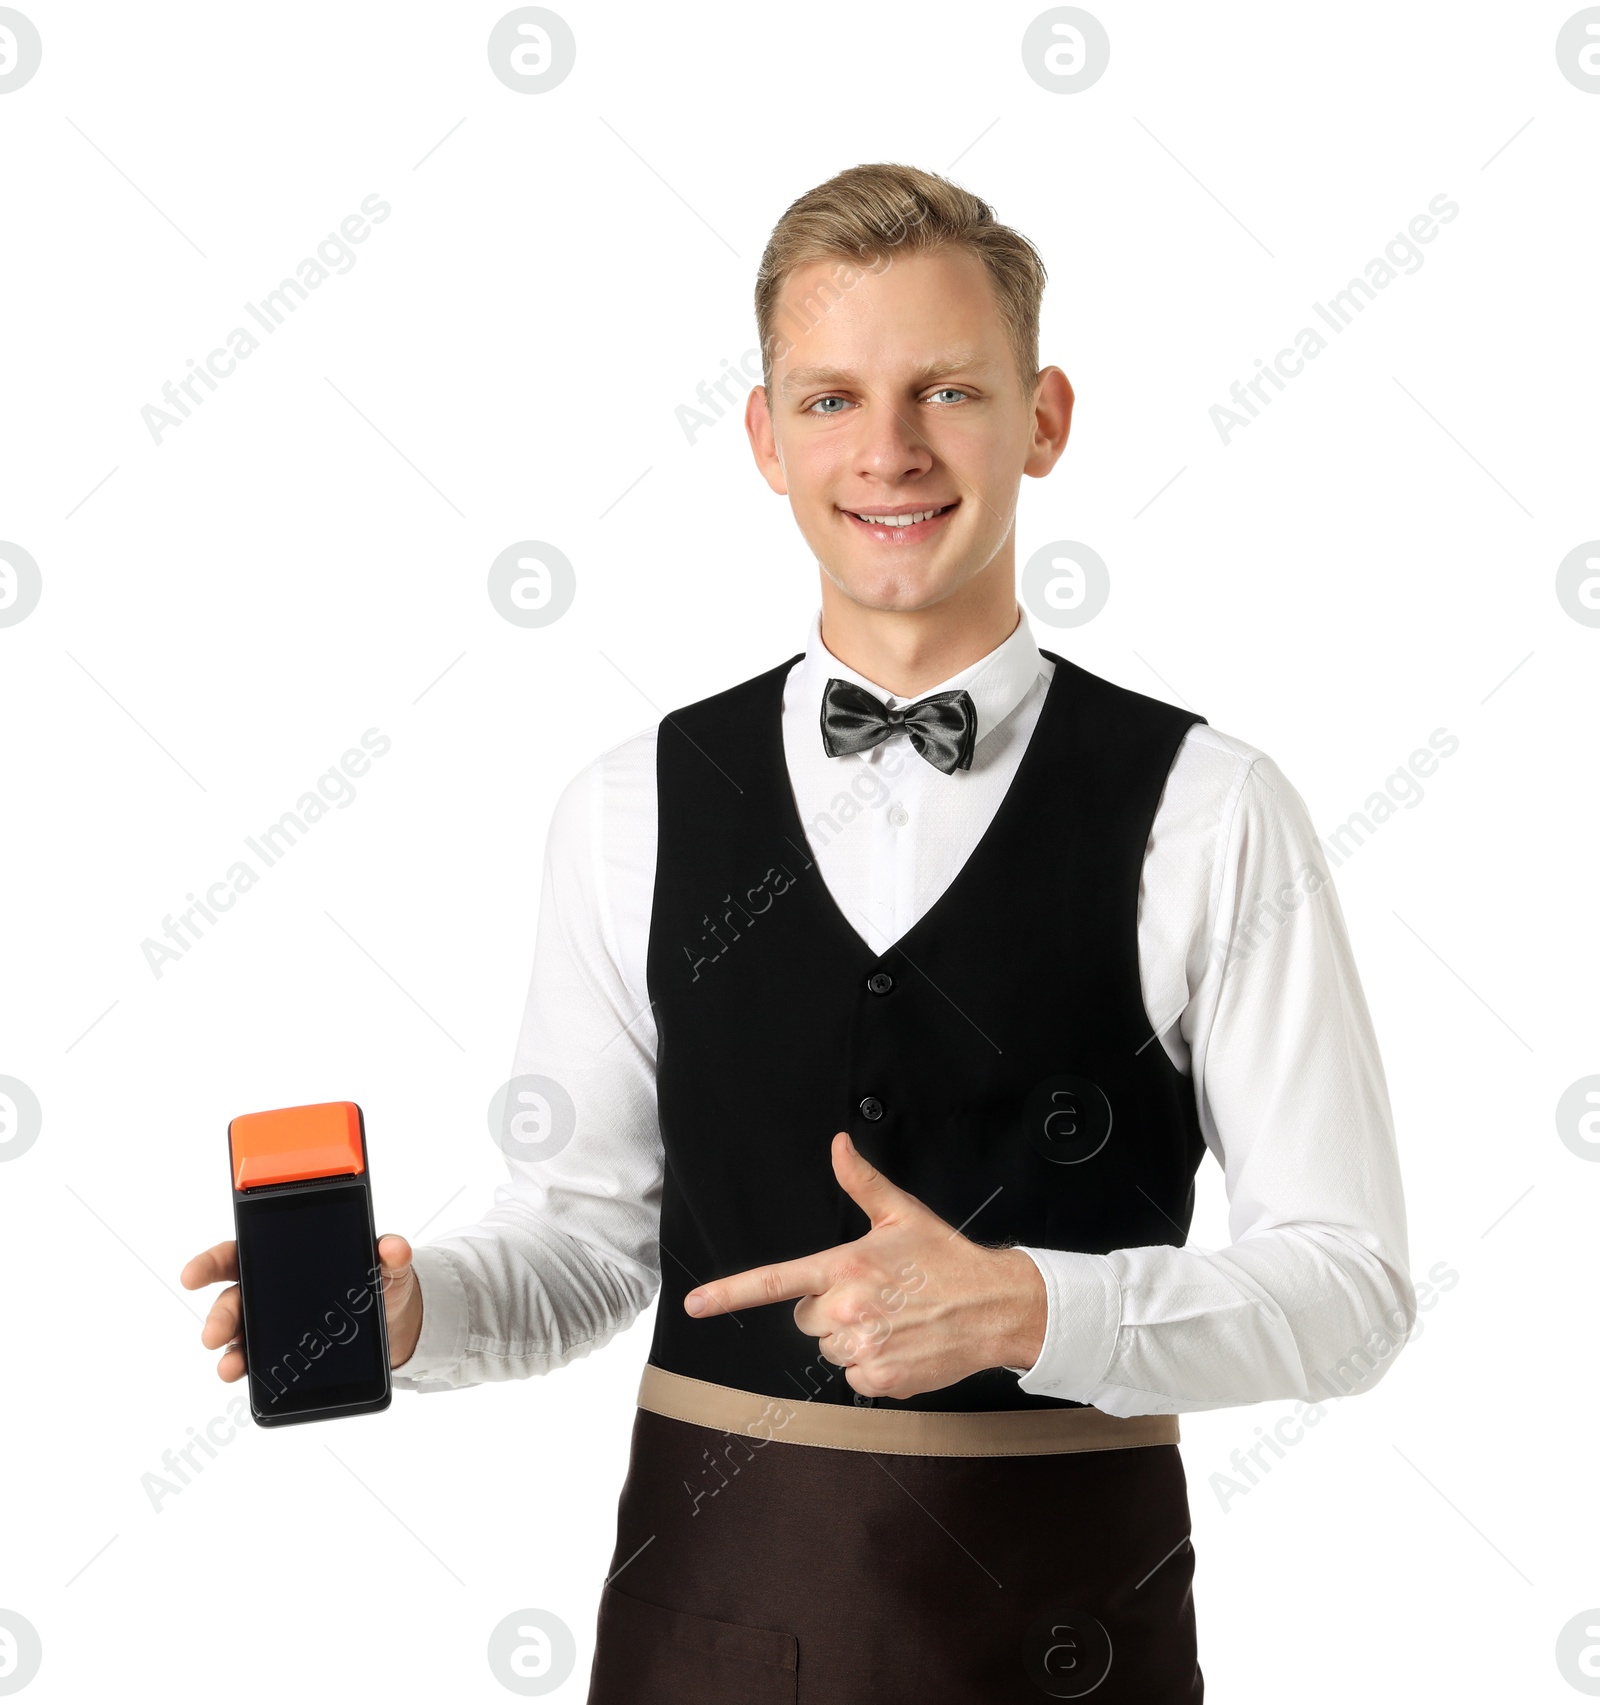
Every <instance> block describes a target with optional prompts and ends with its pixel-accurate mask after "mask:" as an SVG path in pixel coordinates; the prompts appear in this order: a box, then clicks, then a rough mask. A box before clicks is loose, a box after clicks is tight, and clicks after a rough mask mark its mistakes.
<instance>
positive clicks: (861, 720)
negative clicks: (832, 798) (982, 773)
mask: <svg viewBox="0 0 1600 1705" xmlns="http://www.w3.org/2000/svg"><path fill="white" fill-rule="evenodd" d="M976 720H977V713H976V712H975V711H974V710H973V708H972V695H971V694H970V693H969V692H968V691H967V690H966V688H965V687H960V688H958V689H957V690H956V691H955V692H953V693H929V694H928V696H927V697H926V698H925V699H918V700H917V702H916V703H915V704H909V705H907V706H906V707H905V708H904V709H903V710H888V709H886V708H885V707H884V705H883V704H882V702H881V701H880V700H878V699H876V698H874V697H873V696H872V694H871V693H869V692H868V691H867V690H866V688H865V687H858V686H856V685H855V684H854V683H853V682H851V681H841V680H840V679H839V678H838V677H837V676H835V677H833V678H832V679H831V680H830V681H829V682H828V684H827V686H825V687H824V688H823V689H822V746H823V750H824V751H826V752H827V754H828V756H829V757H830V758H837V757H838V756H839V755H840V754H841V753H844V752H865V751H866V750H867V749H868V748H869V747H871V746H876V745H877V744H878V743H879V742H880V741H883V740H887V739H888V738H889V736H890V735H891V734H898V733H900V732H901V731H902V730H904V731H905V733H906V734H907V735H909V736H910V739H911V744H912V745H913V746H915V747H916V749H917V751H918V752H920V753H921V754H922V756H923V757H924V758H926V759H927V760H928V762H929V763H930V764H932V765H933V767H934V768H935V769H936V770H943V771H944V773H945V774H946V775H949V774H950V772H951V771H952V770H965V769H970V768H971V766H972V743H973V740H974V738H975V724H976Z"/></svg>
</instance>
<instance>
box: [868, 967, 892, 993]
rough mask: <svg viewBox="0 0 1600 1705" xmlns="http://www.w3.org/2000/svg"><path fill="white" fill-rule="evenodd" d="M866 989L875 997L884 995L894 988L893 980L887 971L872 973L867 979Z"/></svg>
mask: <svg viewBox="0 0 1600 1705" xmlns="http://www.w3.org/2000/svg"><path fill="white" fill-rule="evenodd" d="M867 987H868V988H869V989H871V990H872V992H873V994H875V995H886V994H888V992H889V991H890V989H892V988H893V987H894V978H893V977H891V976H890V975H889V973H888V972H887V971H874V972H873V973H872V975H871V976H870V977H868V978H867Z"/></svg>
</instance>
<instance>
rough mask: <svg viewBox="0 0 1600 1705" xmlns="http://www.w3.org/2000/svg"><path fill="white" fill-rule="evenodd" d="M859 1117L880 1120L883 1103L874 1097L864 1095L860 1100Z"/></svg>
mask: <svg viewBox="0 0 1600 1705" xmlns="http://www.w3.org/2000/svg"><path fill="white" fill-rule="evenodd" d="M861 1117H862V1118H863V1119H881V1118H882V1117H883V1103H882V1102H881V1101H880V1100H879V1099H878V1098H877V1096H875V1095H864V1096H862V1098H861Z"/></svg>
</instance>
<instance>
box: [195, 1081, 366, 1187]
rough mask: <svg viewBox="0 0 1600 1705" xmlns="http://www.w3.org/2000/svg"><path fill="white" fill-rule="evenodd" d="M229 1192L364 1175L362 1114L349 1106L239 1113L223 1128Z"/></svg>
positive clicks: (326, 1104)
mask: <svg viewBox="0 0 1600 1705" xmlns="http://www.w3.org/2000/svg"><path fill="white" fill-rule="evenodd" d="M228 1143H229V1146H230V1148H231V1149H232V1151H233V1187H234V1189H236V1190H253V1189H255V1188H256V1187H257V1186H258V1185H262V1184H288V1183H292V1182H293V1181H294V1180H296V1179H300V1178H328V1177H332V1176H333V1175H334V1174H336V1173H341V1172H363V1171H365V1170H366V1168H365V1165H364V1162H363V1159H362V1154H361V1109H360V1108H359V1107H357V1106H356V1104H355V1102H353V1101H320V1102H317V1103H315V1104H314V1105H312V1106H310V1107H277V1108H274V1109H273V1110H272V1111H271V1112H269V1113H241V1114H240V1115H239V1117H238V1118H237V1119H235V1120H234V1121H233V1122H232V1123H231V1124H230V1125H229V1126H228Z"/></svg>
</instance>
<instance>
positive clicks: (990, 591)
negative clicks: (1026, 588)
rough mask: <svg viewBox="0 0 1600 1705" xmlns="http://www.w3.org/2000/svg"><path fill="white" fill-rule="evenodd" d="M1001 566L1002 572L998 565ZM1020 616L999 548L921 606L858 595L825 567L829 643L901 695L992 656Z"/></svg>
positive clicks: (847, 661) (870, 677) (843, 658)
mask: <svg viewBox="0 0 1600 1705" xmlns="http://www.w3.org/2000/svg"><path fill="white" fill-rule="evenodd" d="M1001 554H1002V555H1008V554H1009V553H1001ZM1000 568H1003V570H1004V572H1003V573H999V572H995V571H996V570H997V569H1000ZM1021 619H1022V611H1021V609H1020V608H1019V607H1018V605H1017V596H1016V590H1015V578H1014V570H1013V568H1012V565H1011V563H1010V561H1009V560H1008V561H1006V562H1004V563H1003V564H1002V563H1001V561H1000V557H998V556H997V557H996V559H995V561H993V562H991V563H990V564H989V565H988V566H987V567H986V568H985V569H983V571H982V572H981V573H979V574H975V575H974V576H973V577H972V578H971V579H970V580H969V581H967V582H966V584H965V585H964V586H961V587H959V588H958V589H957V590H956V591H954V592H952V593H951V594H950V596H949V597H947V598H942V599H940V601H939V602H938V603H936V604H930V605H928V606H927V607H926V608H924V609H920V610H883V609H874V608H873V607H871V606H870V605H867V604H861V603H857V602H856V600H855V599H853V598H851V597H850V596H849V595H848V594H847V593H846V592H845V591H844V590H843V589H842V588H841V587H840V586H839V585H838V584H837V583H836V582H835V581H834V580H832V579H831V578H830V577H829V576H828V574H827V573H826V571H824V573H823V575H822V643H823V644H824V645H825V646H827V648H828V650H829V651H831V652H832V653H833V655H834V656H835V657H837V658H838V659H839V661H840V662H841V663H843V664H846V665H847V666H848V667H850V668H851V669H854V670H855V671H856V673H857V674H858V675H862V676H865V677H866V679H867V680H869V681H872V682H874V683H876V684H877V685H878V686H880V687H883V688H885V689H886V690H887V691H888V692H890V693H892V694H893V695H894V696H895V697H896V698H901V699H906V698H915V697H917V696H918V695H919V694H921V693H924V692H926V691H927V690H928V689H929V688H930V687H935V686H937V685H938V684H939V682H941V681H948V680H949V679H950V677H951V676H952V675H955V674H959V673H960V671H961V670H963V669H965V668H966V667H967V666H968V665H969V664H972V663H976V662H977V661H978V659H979V658H980V657H987V656H988V654H989V653H990V652H991V651H993V650H994V649H995V647H996V646H997V645H1001V644H1003V643H1004V642H1005V641H1006V640H1007V639H1009V638H1010V637H1011V635H1012V633H1013V632H1015V630H1016V626H1017V623H1018V622H1019V621H1021Z"/></svg>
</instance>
